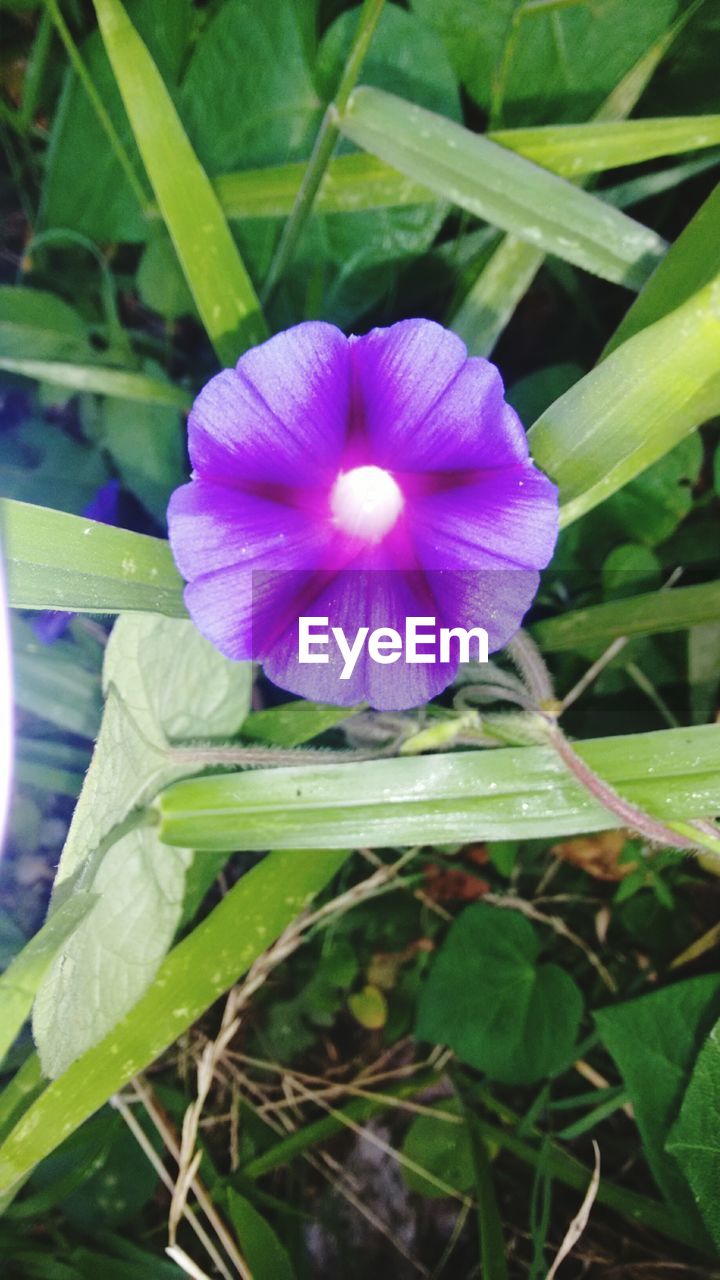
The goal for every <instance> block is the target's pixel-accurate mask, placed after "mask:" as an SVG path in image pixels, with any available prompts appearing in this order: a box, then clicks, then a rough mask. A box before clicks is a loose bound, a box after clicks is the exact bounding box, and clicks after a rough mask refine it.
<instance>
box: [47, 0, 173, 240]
mask: <svg viewBox="0 0 720 1280" xmlns="http://www.w3.org/2000/svg"><path fill="white" fill-rule="evenodd" d="M128 13H129V14H130V17H131V20H132V21H133V22H134V23H135V25H136V26H137V29H138V31H139V32H140V35H141V36H142V38H143V40H144V41H145V43H146V45H147V47H148V49H149V50H150V53H151V55H152V57H153V58H154V59H155V61H156V63H157V65H158V67H159V68H160V71H161V74H162V76H163V78H164V79H165V81H166V83H167V84H169V85H170V86H171V87H174V86H175V85H176V83H177V77H178V74H179V71H180V65H181V60H182V58H183V56H184V52H185V46H186V43H187V40H188V36H189V34H190V25H191V20H192V6H191V3H190V0H173V3H172V4H159V5H157V4H150V5H149V4H147V3H146V0H130V3H129V4H128ZM79 53H80V57H81V58H82V61H83V64H84V66H85V68H86V71H87V74H88V76H89V79H90V81H91V83H92V84H93V85H94V87H95V89H96V91H97V93H98V95H99V97H100V99H101V101H102V103H103V105H104V107H105V110H106V111H107V113H108V115H109V117H110V120H111V121H112V124H113V125H114V127H115V129H116V131H117V134H118V136H119V138H120V142H121V144H122V145H124V146H125V147H126V149H127V151H128V154H129V156H130V161H131V165H132V169H133V170H134V172H135V176H136V181H135V184H134V186H131V185H130V182H129V181H128V177H127V176H126V174H125V173H124V172H123V169H122V167H121V165H120V164H119V163H118V161H117V159H116V156H115V154H114V152H113V149H112V147H111V146H110V144H109V141H108V137H107V134H106V133H105V130H104V129H103V127H102V125H101V123H100V121H99V120H98V117H97V115H96V112H95V107H94V105H93V104H92V102H91V101H90V98H89V96H88V94H87V92H86V89H85V86H84V85H83V84H82V83H81V81H80V80H79V79H78V76H77V75H76V73H75V71H73V70H72V69H71V68H68V71H67V74H66V77H65V82H64V85H63V89H62V93H61V95H60V101H59V104H58V108H57V110H56V112H55V118H54V120H53V124H52V131H51V135H50V146H49V148H48V153H47V169H46V174H45V183H44V186H43V198H42V206H41V217H42V222H43V225H44V226H49V227H63V228H67V227H70V228H72V229H73V230H74V231H78V232H81V233H82V234H84V235H87V236H89V237H90V238H91V239H93V240H97V241H100V242H101V243H107V242H113V241H116V240H123V241H130V242H140V241H143V240H145V239H146V237H147V234H148V224H147V222H146V219H145V217H144V216H143V209H142V207H141V204H140V202H139V200H138V195H137V194H136V191H137V187H138V185H139V178H140V175H142V163H141V161H140V157H139V156H138V154H137V150H136V148H135V145H134V141H133V136H132V130H131V128H130V125H129V123H128V119H127V116H126V114H125V109H124V107H123V105H122V100H121V98H120V94H119V93H118V89H117V85H116V83H115V77H114V76H113V73H112V69H111V67H110V63H109V62H108V59H107V54H106V53H105V49H104V47H103V42H102V39H101V37H100V34H99V32H93V34H92V35H91V36H90V37H89V38H88V39H87V40H85V41H84V43H83V44H82V46H81V49H80V51H79ZM78 138H82V140H83V145H82V147H79V146H78V144H77V140H78ZM142 185H143V186H144V183H143V184H142Z"/></svg>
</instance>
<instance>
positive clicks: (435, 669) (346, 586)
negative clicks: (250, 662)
mask: <svg viewBox="0 0 720 1280" xmlns="http://www.w3.org/2000/svg"><path fill="white" fill-rule="evenodd" d="M435 612H436V610H435V606H434V601H433V599H432V595H431V594H430V593H429V592H428V589H427V584H426V582H425V580H424V578H423V576H422V575H413V574H407V573H398V572H392V571H384V570H381V569H375V570H372V569H370V570H346V571H344V572H342V573H339V574H338V575H337V576H336V577H335V578H334V579H333V581H332V582H331V583H329V584H328V585H327V586H326V587H325V588H324V589H322V590H320V591H319V592H318V594H317V595H316V596H315V597H314V598H313V600H312V602H311V603H310V604H308V605H307V606H306V607H305V608H304V614H305V616H308V617H326V618H328V620H329V621H328V629H329V628H330V627H341V628H342V629H343V630H344V632H345V635H346V637H347V640H348V642H349V643H351V644H352V642H353V640H354V638H355V635H356V632H357V630H358V628H359V627H360V626H363V627H369V629H370V631H371V632H372V631H373V630H374V629H375V628H380V627H383V628H386V627H390V628H393V629H394V630H395V631H398V632H399V633H400V635H401V637H404V635H405V620H406V618H407V617H434V616H435ZM298 648H299V634H298V621H297V618H296V619H294V620H293V623H292V624H291V625H290V626H289V627H288V628H287V630H286V632H285V633H284V635H283V636H282V637H280V638H279V639H278V640H276V641H275V642H274V643H273V644H272V646H270V648H269V649H268V651H267V652H266V653H264V654H263V655H262V658H263V663H264V667H265V673H266V675H267V676H268V677H269V679H270V680H272V681H273V683H275V684H277V685H280V687H281V688H282V689H288V690H289V691H290V692H291V693H297V694H300V695H301V696H302V697H305V698H310V699H313V700H315V701H321V702H322V701H324V702H328V701H329V702H332V703H335V704H336V705H338V706H352V705H353V704H355V703H357V702H368V703H369V704H370V706H371V707H377V708H379V709H381V710H383V711H403V710H406V709H407V708H408V707H417V706H420V705H422V704H423V703H425V702H428V701H429V700H430V699H431V698H434V697H435V696H436V694H438V693H441V692H442V690H443V689H445V688H446V687H447V686H448V685H449V684H450V683H451V681H452V680H453V678H454V676H455V673H456V671H457V661H454V662H450V663H439V662H434V663H422V664H411V663H408V662H406V661H405V655H404V654H401V655H400V657H399V658H398V660H397V661H396V662H393V663H391V664H380V663H377V662H375V661H374V660H373V659H371V658H370V656H369V654H368V649H367V645H365V646H364V647H363V649H362V651H361V654H360V657H359V659H358V661H357V664H356V666H355V668H354V670H353V672H352V674H351V675H350V677H349V679H345V680H344V679H342V678H341V672H342V669H343V666H344V659H343V657H342V656H341V654H340V651H339V649H338V647H337V645H336V643H335V641H334V640H331V641H330V643H329V644H328V646H327V649H326V650H325V652H326V653H327V655H328V658H329V661H328V663H326V664H323V665H320V664H318V665H314V664H305V663H301V662H300V661H299V659H298Z"/></svg>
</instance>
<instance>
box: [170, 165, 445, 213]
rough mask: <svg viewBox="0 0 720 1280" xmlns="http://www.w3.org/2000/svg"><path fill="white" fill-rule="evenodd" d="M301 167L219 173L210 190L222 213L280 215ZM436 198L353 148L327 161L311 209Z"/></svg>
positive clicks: (345, 209)
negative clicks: (349, 152) (215, 197)
mask: <svg viewBox="0 0 720 1280" xmlns="http://www.w3.org/2000/svg"><path fill="white" fill-rule="evenodd" d="M305 168H306V165H305V162H304V161H303V162H301V163H299V164H298V163H295V164H286V165H273V166H268V167H267V168H264V169H247V170H245V171H240V172H238V173H225V174H221V175H220V176H219V177H218V178H216V179H215V190H216V191H217V194H218V199H219V200H220V203H221V205H222V207H223V211H224V213H225V216H226V218H231V219H250V218H283V217H286V216H287V215H288V214H289V213H290V211H291V209H292V207H293V204H294V203H295V197H296V195H297V193H298V191H299V189H300V183H301V182H302V178H303V174H304V172H305ZM436 200H437V196H436V195H435V193H434V192H433V191H430V189H429V187H426V186H423V185H422V183H419V182H412V181H411V179H410V178H406V177H405V176H404V174H402V173H398V171H397V169H393V168H392V167H391V166H390V165H388V164H384V163H383V161H382V160H378V159H377V157H376V156H370V155H367V154H366V153H365V152H362V151H358V152H353V153H352V154H351V155H343V156H335V157H334V159H332V160H331V161H330V164H329V165H328V168H327V171H326V173H325V175H324V177H323V179H322V182H321V183H320V188H319V190H318V193H317V196H316V197H315V202H314V204H313V211H314V213H315V214H320V213H360V212H363V211H364V210H368V209H385V208H393V207H398V206H403V205H417V204H428V203H432V202H435V201H436ZM151 215H152V210H151Z"/></svg>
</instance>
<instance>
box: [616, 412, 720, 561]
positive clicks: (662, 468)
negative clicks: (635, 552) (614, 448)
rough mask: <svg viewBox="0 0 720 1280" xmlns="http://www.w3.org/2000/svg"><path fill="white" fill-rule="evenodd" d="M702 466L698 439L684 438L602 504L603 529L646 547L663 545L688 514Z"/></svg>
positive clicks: (700, 445) (698, 437)
mask: <svg viewBox="0 0 720 1280" xmlns="http://www.w3.org/2000/svg"><path fill="white" fill-rule="evenodd" d="M702 464H703V443H702V440H701V439H700V436H699V435H698V434H695V435H692V436H687V438H686V439H685V440H681V441H680V443H679V444H676V445H675V448H674V449H671V450H670V452H669V453H667V454H665V457H664V458H659V459H658V461H657V462H654V463H653V465H652V466H651V467H648V469H647V471H643V472H642V473H641V474H640V475H639V476H636V478H635V479H634V480H631V481H630V484H627V485H625V487H624V488H623V489H620V491H619V492H618V493H614V494H613V495H612V497H611V498H609V499H608V501H607V502H606V503H604V504H603V509H602V513H601V516H602V520H603V524H604V527H605V529H606V530H608V531H610V532H611V536H614V535H615V534H616V533H618V532H619V533H620V534H621V535H625V536H629V537H632V538H636V539H637V540H638V541H642V542H644V543H646V544H647V545H648V546H656V545H657V543H659V542H664V541H665V540H666V538H669V537H670V535H671V534H672V533H674V532H675V530H676V528H677V527H678V525H679V524H680V523H681V521H682V520H684V518H685V516H687V515H688V514H689V512H690V511H691V510H692V506H693V489H694V486H695V484H696V483H697V480H698V478H699V476H700V471H701V469H702Z"/></svg>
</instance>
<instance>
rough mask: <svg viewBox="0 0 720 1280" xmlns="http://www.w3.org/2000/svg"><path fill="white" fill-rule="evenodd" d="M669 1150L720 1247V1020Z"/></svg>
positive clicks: (699, 1062) (706, 1045) (695, 1070)
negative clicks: (719, 1194)
mask: <svg viewBox="0 0 720 1280" xmlns="http://www.w3.org/2000/svg"><path fill="white" fill-rule="evenodd" d="M704 981H706V982H710V981H711V980H710V979H704ZM665 1150H666V1152H667V1153H668V1156H669V1158H670V1159H671V1160H672V1159H675V1160H677V1162H678V1164H679V1165H680V1168H681V1169H682V1171H683V1173H684V1175H685V1177H686V1178H687V1181H688V1182H689V1183H690V1186H691V1188H692V1192H693V1196H694V1198H695V1204H696V1205H697V1207H698V1209H699V1210H700V1213H701V1214H702V1217H703V1221H704V1222H705V1226H706V1227H707V1229H708V1231H709V1232H710V1234H711V1236H712V1238H713V1240H714V1241H715V1244H716V1245H717V1246H718V1248H720V1198H719V1196H718V1193H719V1192H720V1173H719V1171H720V1023H717V1022H716V1023H715V1026H714V1027H713V1028H712V1030H711V1031H710V1033H709V1034H708V1037H707V1039H706V1041H705V1043H704V1045H703V1046H702V1048H701V1050H700V1053H699V1054H698V1057H697V1060H696V1062H695V1066H694V1067H693V1071H692V1075H691V1077H690V1082H689V1084H688V1086H687V1090H686V1092H685V1097H684V1098H683V1101H682V1106H681V1108H680V1114H679V1116H678V1118H677V1120H676V1121H675V1124H674V1125H673V1127H672V1129H671V1130H670V1136H669V1138H668V1141H667V1142H666V1144H665ZM666 1158H667V1157H666Z"/></svg>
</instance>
